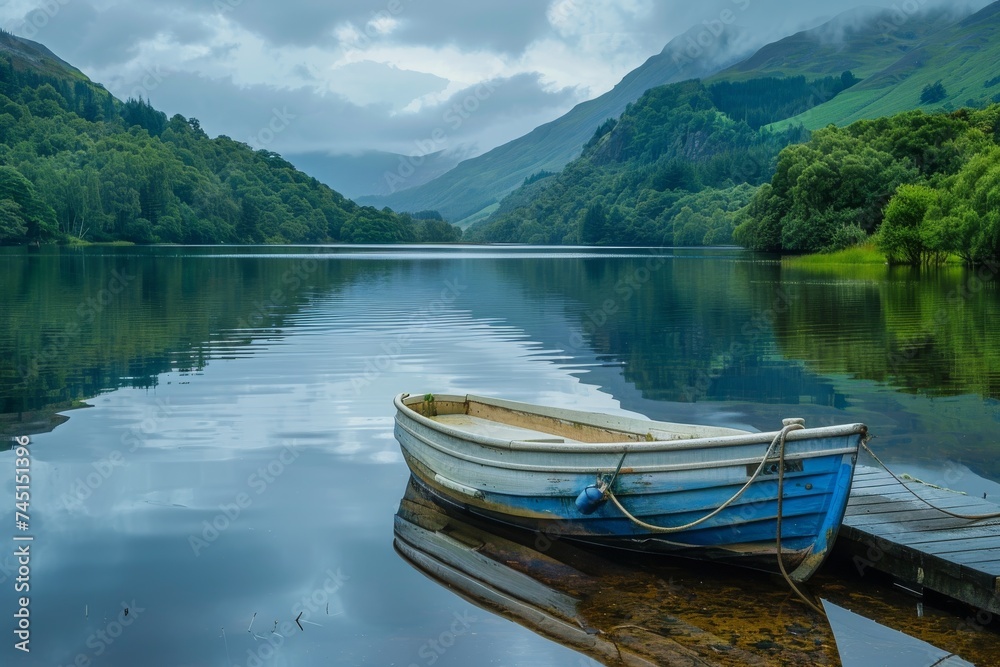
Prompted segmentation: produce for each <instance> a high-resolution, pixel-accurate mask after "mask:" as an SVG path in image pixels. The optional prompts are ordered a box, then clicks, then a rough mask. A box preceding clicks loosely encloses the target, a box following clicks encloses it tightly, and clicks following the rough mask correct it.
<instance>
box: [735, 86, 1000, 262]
mask: <svg viewBox="0 0 1000 667" xmlns="http://www.w3.org/2000/svg"><path fill="white" fill-rule="evenodd" d="M998 144H1000V105H993V106H991V107H988V108H987V109H983V110H978V111H974V110H968V109H961V110H958V111H955V112H952V113H935V114H927V113H924V112H922V111H910V112H906V113H902V114H899V115H896V116H891V117H888V118H880V119H877V120H865V121H858V122H857V123H854V124H853V125H850V126H849V127H846V128H838V127H834V126H830V127H827V128H825V129H822V130H819V131H817V132H816V133H814V135H813V137H812V139H811V140H810V141H809V142H807V143H805V144H802V145H798V146H790V147H788V148H786V149H785V150H784V151H782V153H781V155H780V156H779V158H778V166H777V170H776V173H775V175H774V178H773V179H772V181H771V182H770V183H769V184H765V185H764V186H763V187H761V188H760V189H759V190H758V191H757V193H756V194H755V195H754V197H753V200H752V201H751V202H750V205H749V206H748V207H747V208H746V209H744V210H743V211H742V212H741V213H740V225H739V227H738V228H737V230H736V232H735V234H734V238H735V239H736V241H738V242H739V243H741V244H742V245H745V246H746V247H749V248H752V249H755V250H768V251H790V252H816V251H824V250H836V249H840V248H843V247H847V246H850V245H853V244H856V243H861V242H864V241H866V240H869V239H873V240H874V241H875V242H876V243H877V245H878V246H879V248H880V249H881V250H882V251H883V252H884V253H885V254H886V256H887V257H888V259H889V261H890V262H893V263H905V264H926V263H936V262H941V261H943V260H944V259H945V258H947V257H948V256H949V255H957V256H959V257H961V258H963V259H964V260H965V261H966V262H968V263H976V262H982V261H986V260H995V259H997V258H1000V145H998Z"/></svg>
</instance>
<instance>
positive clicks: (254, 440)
mask: <svg viewBox="0 0 1000 667" xmlns="http://www.w3.org/2000/svg"><path fill="white" fill-rule="evenodd" d="M0 312H2V314H3V318H2V321H0V413H2V415H3V416H2V419H3V421H0V428H2V429H3V433H4V435H5V436H30V440H31V444H30V445H29V446H28V449H29V450H30V510H29V512H27V514H29V516H30V526H29V528H28V530H27V531H23V533H22V532H20V531H18V530H17V529H16V528H15V515H14V512H15V507H14V490H15V489H14V486H15V484H14V468H15V458H16V457H15V452H14V451H13V450H11V451H3V452H0V525H2V526H7V529H6V532H0V542H3V543H4V546H3V547H2V550H0V614H2V615H3V617H4V618H6V619H8V620H7V621H5V623H4V624H3V626H4V627H5V628H8V630H6V631H5V632H4V633H3V636H4V637H6V639H4V640H3V642H4V643H3V644H2V645H0V663H2V664H4V665H22V664H23V665H68V664H81V665H84V664H92V665H98V664H101V665H140V664H148V665H241V666H242V665H372V666H376V665H378V666H384V665H402V666H403V667H410V666H412V665H418V666H424V665H431V664H437V665H474V664H475V665H498V666H499V665H507V666H521V665H539V666H541V665H557V666H562V665H566V666H577V665H584V664H594V663H593V662H591V659H590V658H588V657H584V656H583V655H582V654H581V653H577V652H575V651H573V650H570V649H569V648H566V647H564V646H562V645H560V644H558V643H556V642H553V641H550V640H548V639H546V638H544V637H543V636H542V635H541V634H539V633H537V632H533V631H532V630H530V629H527V628H525V627H522V625H519V624H515V623H511V622H510V621H509V620H506V619H504V618H502V617H501V616H500V615H497V614H493V613H491V612H489V611H486V610H485V609H483V608H481V607H480V606H477V605H475V604H472V603H471V602H470V601H468V600H467V599H464V598H463V597H461V596H460V595H457V594H456V592H453V591H452V590H449V589H448V588H446V587H444V586H442V585H440V584H438V583H436V582H434V581H431V580H430V579H428V578H427V577H425V576H424V575H423V574H421V573H420V572H419V571H417V570H416V569H414V567H412V566H411V565H410V564H409V563H408V562H407V561H406V560H404V559H403V558H401V557H400V556H399V555H398V554H397V553H396V552H395V551H394V549H393V527H394V517H395V514H396V512H397V509H399V507H400V501H401V499H402V498H403V496H404V493H405V492H406V489H407V481H408V471H407V469H406V466H405V465H404V463H403V461H402V457H401V455H400V453H399V448H398V445H397V444H396V442H395V440H394V438H393V434H392V417H393V410H392V401H391V399H392V396H393V395H394V394H396V393H399V392H402V391H407V392H411V393H418V392H419V393H426V392H434V393H446V392H451V393H479V394H486V395H495V396H502V397H506V398H511V399H515V400H525V401H530V402H535V403H545V404H550V405H556V406H565V407H575V408H580V409H588V410H590V409H593V410H601V411H605V412H612V413H640V414H643V415H646V416H649V417H651V418H655V419H662V420H668V421H681V422H695V423H708V424H715V425H721V426H734V427H744V428H753V429H773V428H775V427H776V426H777V425H778V424H779V423H780V420H781V419H782V418H783V417H804V418H805V419H806V421H807V424H812V425H819V424H828V423H835V422H855V421H864V422H865V423H867V424H868V425H869V427H870V429H871V431H872V432H873V433H875V434H876V436H877V438H876V439H875V440H874V441H873V443H872V445H873V447H874V448H876V450H877V451H879V452H880V453H881V454H883V455H884V456H883V458H885V459H886V460H887V461H888V462H889V463H890V464H891V465H893V467H896V468H898V469H899V470H900V471H901V472H910V473H911V474H914V475H915V476H918V477H920V478H922V479H925V480H927V481H931V482H934V483H937V484H940V485H942V486H946V487H949V488H953V489H958V490H963V491H966V492H969V493H972V494H976V495H979V496H981V495H982V494H984V493H985V494H987V497H989V498H991V499H996V498H1000V402H998V400H1000V327H998V326H997V322H1000V289H998V285H997V282H996V281H995V280H994V276H993V275H991V274H990V272H989V271H988V270H983V271H982V272H981V273H980V275H977V274H976V273H971V272H968V271H965V270H962V269H958V268H947V269H942V270H939V271H932V272H923V273H920V272H918V271H914V270H909V269H889V268H888V267H861V268H859V267H846V268H839V269H829V268H827V269H804V268H791V267H788V266H782V264H781V263H780V262H776V261H773V260H770V259H766V258H762V257H759V256H754V255H751V254H749V253H745V252H743V251H737V250H725V249H723V250H676V251H675V250H656V251H652V250H650V251H646V250H631V249H599V250H595V249H548V248H489V247H420V248H410V247H402V248H385V247H378V248H375V247H298V248H227V247H198V248H189V247H161V248H110V247H98V248H84V249H67V248H48V247H46V248H41V249H20V248H19V249H9V248H5V249H0ZM79 401H84V402H85V403H86V405H87V406H90V407H81V408H79V409H72V410H68V408H70V407H72V406H74V405H77V402H79ZM57 413H58V414H57ZM4 471H5V472H4ZM15 535H31V536H32V537H33V538H34V539H33V541H32V542H31V543H30V544H31V546H30V553H31V558H30V587H31V588H30V631H31V635H30V648H31V653H30V654H24V653H22V652H20V651H17V650H15V649H14V648H13V644H14V642H15V641H16V639H14V638H13V635H12V634H11V632H10V630H12V629H13V627H14V623H12V621H11V616H10V615H9V614H13V613H14V612H16V611H17V609H18V597H19V595H20V594H17V593H15V589H14V586H15V583H16V577H17V564H16V559H15V558H14V556H13V552H14V548H15V545H16V544H22V543H16V542H14V541H13V540H12V538H13V537H14V536H15ZM628 567H631V568H634V573H635V577H637V578H638V577H646V578H649V577H654V578H659V579H662V580H664V581H666V580H667V579H669V581H670V582H671V585H673V582H674V580H675V577H676V580H677V581H678V582H682V581H685V582H687V583H686V584H685V586H686V588H685V590H687V591H688V592H687V593H685V594H684V596H678V598H677V600H676V604H677V611H678V613H679V614H688V616H684V618H687V619H688V620H689V621H690V619H691V618H693V617H694V616H698V615H701V616H702V619H701V620H702V621H703V623H704V624H705V625H707V626H710V627H709V629H710V630H711V632H713V633H715V634H716V635H718V636H723V637H725V638H726V640H727V641H731V642H732V643H733V645H739V646H740V647H741V648H743V649H746V650H749V651H751V652H753V651H758V652H759V653H760V655H763V656H765V657H766V656H768V655H772V656H773V655H775V654H774V651H775V650H780V649H781V647H782V646H784V650H787V651H788V652H789V653H788V655H792V654H795V655H800V656H805V657H801V662H796V661H795V660H789V661H788V662H787V663H786V664H812V663H815V664H836V659H835V657H831V656H835V651H833V649H832V648H831V647H830V646H828V645H826V643H828V642H827V640H826V639H822V638H820V639H816V641H815V642H814V643H815V646H811V647H810V648H808V650H807V649H806V648H802V647H798V648H796V646H795V645H794V643H795V642H794V641H791V640H790V641H788V642H785V641H784V639H783V638H785V639H788V638H789V637H790V635H789V632H791V631H790V630H788V628H789V627H792V626H794V623H796V622H801V623H805V621H801V620H796V619H801V618H802V617H804V616H805V615H804V613H803V612H801V607H796V606H795V605H794V603H792V602H790V600H789V595H788V593H787V591H785V590H784V589H783V588H781V587H780V586H779V585H778V583H776V582H775V581H774V580H772V579H771V578H769V577H766V576H764V575H747V574H746V573H742V572H737V573H734V572H730V571H720V572H713V571H706V570H704V569H697V568H696V566H687V565H684V564H683V563H680V564H677V563H673V562H671V563H670V564H669V565H664V566H663V567H666V568H668V569H667V570H663V571H660V570H657V569H656V568H655V567H654V568H653V569H652V570H650V569H649V567H647V566H645V565H643V564H632V565H629V566H628ZM869 579H870V578H865V579H858V580H856V581H851V582H850V583H848V584H844V583H843V582H842V580H841V578H840V577H839V574H831V573H824V574H823V575H821V576H820V577H819V578H818V579H817V582H816V583H815V586H816V587H818V589H820V590H821V591H822V592H824V593H825V596H826V597H833V598H836V597H837V596H838V595H839V597H840V598H842V599H847V598H850V597H852V596H854V595H865V596H869V597H870V598H871V599H878V600H879V602H878V604H879V605H882V606H881V607H879V608H880V609H881V610H882V611H881V613H882V614H883V615H885V616H891V615H892V614H897V615H899V616H900V617H907V616H908V615H909V616H912V617H913V618H912V619H910V620H911V621H912V622H913V624H914V625H913V626H912V627H910V629H909V631H911V632H916V633H923V634H925V635H933V637H934V638H935V640H936V642H937V643H938V644H939V645H940V644H942V643H944V644H949V645H948V646H946V647H945V648H947V649H948V650H955V651H959V652H962V654H963V655H964V656H965V657H967V658H969V659H974V658H975V656H977V655H986V656H989V655H993V656H995V655H997V652H998V651H1000V640H998V637H997V635H996V634H995V633H994V632H992V631H990V630H986V631H978V630H976V631H971V630H969V629H968V624H964V625H963V623H964V619H965V616H963V613H964V612H962V611H956V610H943V611H941V612H936V611H932V610H927V611H926V612H925V614H924V616H923V617H922V618H920V619H917V618H916V615H915V613H914V612H912V609H915V606H914V605H913V604H912V603H911V602H909V601H908V599H906V598H903V597H900V596H899V594H898V593H895V592H893V591H892V590H889V589H888V588H883V587H882V586H883V585H882V584H881V583H878V582H872V581H869ZM644 580H645V579H644ZM740 596H743V597H740ZM682 598H683V599H682ZM866 599H867V598H866ZM741 604H742V605H743V607H742V609H743V610H744V611H746V612H747V613H742V612H741V611H740V609H741V607H740V605H741ZM125 607H128V614H127V615H126V614H125V611H124V608H125ZM761 608H764V609H765V610H766V613H764V614H761V613H760V610H761ZM706 609H712V610H713V612H712V613H711V614H709V613H705V611H704V610H706ZM300 612H301V614H302V615H301V616H299V614H300ZM727 614H732V619H729V618H728V617H727ZM692 615H693V616H692ZM747 616H752V617H753V619H752V622H751V623H750V624H751V625H753V626H754V629H752V630H750V629H746V628H745V627H744V626H746V625H747V623H748V619H747V618H746V617H747ZM761 616H765V617H767V618H761ZM296 618H298V620H299V623H300V624H301V625H302V629H300V628H299V627H298V625H297V624H296V623H295V620H296ZM691 622H693V621H691ZM789 624H792V626H790V625H789ZM762 626H766V627H762ZM736 627H740V628H743V629H742V630H740V632H757V633H764V634H762V635H760V636H765V635H766V636H769V637H771V640H768V641H769V642H770V643H771V644H773V645H774V646H767V645H765V644H763V643H761V642H760V641H756V642H748V641H747V640H745V639H740V638H736V635H737V634H738V633H737V632H736V631H735V630H732V629H733V628H736ZM730 630H732V632H730ZM730 634H732V635H733V638H730ZM792 634H794V632H793V633H792ZM741 636H742V635H741ZM750 644H752V645H750ZM775 646H777V647H778V649H775V648H774V647H775ZM768 651H771V652H770V653H768ZM796 651H798V653H796ZM803 651H805V653H803ZM810 651H811V652H812V653H810ZM807 654H808V655H807Z"/></svg>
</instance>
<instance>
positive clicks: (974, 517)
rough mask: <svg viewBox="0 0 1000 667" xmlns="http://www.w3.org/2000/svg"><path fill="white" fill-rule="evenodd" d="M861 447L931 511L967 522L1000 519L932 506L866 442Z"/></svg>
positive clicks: (999, 516) (998, 513)
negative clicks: (890, 468)
mask: <svg viewBox="0 0 1000 667" xmlns="http://www.w3.org/2000/svg"><path fill="white" fill-rule="evenodd" d="M861 446H862V447H863V448H864V450H865V451H866V452H868V453H869V454H871V457H872V458H873V459H875V462H876V463H878V464H879V465H880V466H882V468H883V470H885V471H886V472H887V473H889V474H890V475H891V476H892V478H893V479H894V480H896V481H897V482H899V484H900V485H901V486H902V487H903V488H904V489H906V490H907V491H909V492H910V494H911V495H912V496H913V497H914V498H916V499H917V500H919V501H920V502H922V503H923V504H925V505H927V506H928V507H930V508H931V509H935V510H937V511H938V512H942V513H944V514H947V515H948V516H951V517H954V518H956V519H965V520H967V521H982V520H985V519H1000V512H993V513H991V514H959V513H957V512H951V511H949V510H946V509H944V508H943V507H938V506H936V505H934V504H933V503H931V502H930V501H929V500H926V499H925V498H921V497H920V495H919V494H918V493H917V492H916V491H914V490H913V489H911V488H910V487H908V486H907V485H906V483H905V482H903V480H901V479H900V478H899V477H897V476H896V473H894V472H893V471H891V470H889V466H887V465H886V464H885V463H883V462H882V459H880V458H879V457H878V455H877V454H875V452H873V451H872V450H871V448H870V447H869V446H868V444H867V443H866V442H864V441H862V442H861Z"/></svg>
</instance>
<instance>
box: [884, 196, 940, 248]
mask: <svg viewBox="0 0 1000 667" xmlns="http://www.w3.org/2000/svg"><path fill="white" fill-rule="evenodd" d="M938 197H939V195H938V192H937V191H936V190H934V189H932V188H929V187H927V186H925V185H903V186H901V187H900V188H899V190H898V191H897V192H896V196H895V197H893V198H892V201H890V202H889V206H888V207H887V208H886V211H885V221H884V222H883V223H882V227H881V228H880V229H879V232H878V234H877V235H876V243H877V245H878V247H879V249H880V250H881V251H882V252H884V253H885V255H886V257H888V259H889V262H890V263H901V264H913V265H920V264H925V263H930V262H932V261H935V260H939V259H941V255H940V253H938V252H935V251H934V250H933V249H931V248H929V247H928V245H927V243H926V239H927V232H926V230H925V229H924V228H923V225H924V218H925V217H926V216H927V212H928V211H929V210H930V209H931V207H933V206H936V205H937V203H938Z"/></svg>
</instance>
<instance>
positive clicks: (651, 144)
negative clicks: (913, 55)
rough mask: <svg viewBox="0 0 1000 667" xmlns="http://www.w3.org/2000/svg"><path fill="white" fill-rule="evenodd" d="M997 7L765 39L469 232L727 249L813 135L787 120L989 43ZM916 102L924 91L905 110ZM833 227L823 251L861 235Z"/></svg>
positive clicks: (598, 137) (636, 112) (881, 19)
mask: <svg viewBox="0 0 1000 667" xmlns="http://www.w3.org/2000/svg"><path fill="white" fill-rule="evenodd" d="M997 4H1000V3H997ZM997 4H995V5H991V7H989V8H987V9H985V10H983V11H981V12H979V13H978V14H976V15H974V16H971V17H969V18H967V19H965V20H961V22H960V23H958V24H956V23H955V21H956V18H955V16H954V15H953V14H952V13H950V12H949V11H945V10H934V11H931V12H928V13H926V14H922V15H919V16H912V17H909V18H908V20H906V21H901V20H897V19H896V18H895V17H894V14H893V11H878V10H863V11H853V12H848V13H846V14H843V15H841V16H838V17H837V18H835V19H833V20H832V21H830V22H828V23H826V24H824V25H822V26H819V27H818V28H814V29H812V30H808V31H804V32H801V33H797V34H796V35H792V36H790V37H788V38H786V39H783V40H780V41H778V42H775V43H774V44H770V45H768V46H766V47H764V48H762V49H761V50H760V51H758V52H757V53H756V54H754V55H753V56H751V57H750V58H749V59H747V60H745V61H743V62H741V63H739V64H737V65H735V66H733V67H731V68H729V69H727V70H724V71H723V72H720V73H718V74H716V75H713V76H712V77H710V78H708V79H706V80H705V81H704V82H686V83H683V84H673V85H669V86H665V87H662V88H658V89H654V90H651V91H649V93H647V94H646V95H645V96H644V97H643V98H642V99H640V100H639V101H638V102H636V103H635V104H634V105H630V106H629V108H628V109H627V110H626V111H625V113H624V114H623V115H622V116H621V117H620V118H619V119H618V120H617V121H611V122H609V123H607V124H605V125H604V126H602V127H601V128H599V129H598V131H597V134H595V135H594V138H593V140H592V141H591V143H590V144H589V149H588V150H587V151H585V152H584V154H583V155H582V156H581V157H580V158H579V159H578V160H576V161H574V162H572V163H570V164H569V165H568V166H567V167H566V168H565V170H563V171H562V172H561V173H559V174H555V175H548V176H547V177H545V178H539V179H529V180H528V181H525V183H524V185H523V186H522V187H521V188H520V189H519V190H517V191H515V192H514V193H513V194H511V195H510V196H509V197H508V198H507V199H505V200H504V201H503V202H502V203H501V204H500V206H499V207H497V210H496V211H495V212H494V213H493V214H492V215H491V216H490V217H489V218H488V219H487V220H485V221H482V222H480V223H478V224H476V225H474V226H473V227H471V228H470V229H469V230H468V231H467V234H466V236H467V238H469V239H470V240H479V241H497V242H530V243H539V242H547V243H578V242H582V243H624V244H643V245H645V244H654V245H655V244H675V245H701V244H717V243H729V242H731V241H732V231H733V229H734V227H735V225H736V223H737V216H736V215H735V213H736V211H738V210H739V209H740V208H741V207H743V206H744V205H746V204H747V203H748V202H750V200H751V198H752V196H753V194H754V193H753V189H754V188H755V187H756V186H759V185H761V184H763V183H766V182H768V181H770V180H771V177H772V175H773V174H774V172H775V169H776V168H777V166H778V154H779V152H780V151H781V150H782V148H784V147H785V146H786V145H788V144H790V143H795V142H799V141H803V140H804V139H806V138H808V133H807V132H805V131H804V128H803V127H802V125H801V124H799V123H793V122H787V119H789V118H796V117H801V115H802V113H803V112H805V113H807V114H808V113H810V111H809V110H810V109H813V112H815V111H816V110H818V109H821V108H824V107H825V108H829V107H831V106H833V105H836V104H837V103H838V102H839V101H840V100H842V99H845V98H848V97H851V96H856V93H855V91H856V90H858V89H859V88H862V87H864V86H865V85H866V84H867V83H868V81H870V80H873V79H877V78H878V77H881V76H882V75H883V73H884V72H885V71H886V70H887V69H891V68H892V67H895V66H896V64H897V63H898V62H899V61H900V54H902V53H909V52H916V51H919V50H920V49H921V48H923V47H922V46H921V45H922V44H925V43H928V42H935V43H936V42H939V41H941V40H943V39H944V36H946V35H954V34H955V30H956V29H958V28H961V30H962V31H963V32H962V34H963V35H964V36H965V39H966V40H967V42H969V43H980V42H981V41H982V40H983V39H988V38H991V37H992V35H993V31H994V29H995V27H996V26H997V25H998V24H1000V20H998V17H1000V14H998V12H996V11H993V10H994V9H995V7H996V6H997ZM906 58H907V56H903V59H904V60H905V59H906ZM853 67H857V68H858V71H857V72H855V71H854V70H853V69H850V68H853ZM841 68H846V69H841ZM859 73H860V74H861V75H866V76H867V77H868V78H867V79H865V78H860V77H859ZM980 78H983V76H982V75H981V76H980ZM987 83H988V82H987ZM979 85H980V87H982V86H983V82H982V81H980V83H979ZM919 97H920V91H918V92H917V94H916V98H915V99H914V100H913V103H912V104H911V105H910V108H914V107H916V106H918V105H919ZM980 106H981V105H980ZM918 141H919V140H918ZM875 180H877V179H873V181H872V182H875ZM879 182H881V181H879ZM897 185H898V183H897ZM890 194H891V193H890ZM882 204H883V205H884V204H885V200H883V201H882ZM869 217H870V216H869ZM838 221H842V220H841V218H837V221H834V222H831V223H830V226H831V229H830V230H829V234H824V239H823V240H824V246H823V247H829V246H831V245H836V244H845V243H849V242H850V241H851V240H854V239H855V237H857V236H858V235H859V234H860V235H862V236H863V233H862V231H861V229H856V228H855V227H852V228H851V229H850V230H848V231H849V232H850V233H851V234H854V236H851V235H850V234H847V233H842V234H839V235H836V237H835V238H834V236H835V235H834V232H835V231H836V229H834V227H838V224H834V223H836V222H838ZM828 222H829V221H828ZM870 223H871V221H868V220H867V218H866V221H865V223H864V224H863V225H861V227H862V228H863V231H864V232H869V231H871V229H872V224H870ZM848 237H850V238H848Z"/></svg>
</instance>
